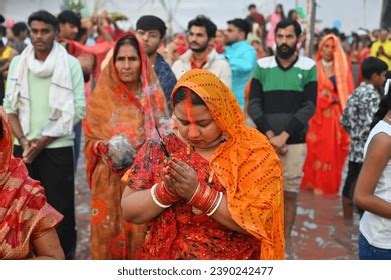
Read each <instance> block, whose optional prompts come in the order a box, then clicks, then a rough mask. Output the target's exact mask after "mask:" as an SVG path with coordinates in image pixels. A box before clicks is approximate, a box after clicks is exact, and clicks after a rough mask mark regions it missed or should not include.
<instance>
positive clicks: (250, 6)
mask: <svg viewBox="0 0 391 280" xmlns="http://www.w3.org/2000/svg"><path fill="white" fill-rule="evenodd" d="M256 7H257V6H255V4H250V5H248V8H247V9H248V10H249V11H250V10H251V9H254V8H256Z"/></svg>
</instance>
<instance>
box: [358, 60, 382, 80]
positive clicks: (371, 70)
mask: <svg viewBox="0 0 391 280" xmlns="http://www.w3.org/2000/svg"><path fill="white" fill-rule="evenodd" d="M361 67H362V68H361V74H362V76H363V77H364V78H365V79H368V80H369V79H371V77H372V75H373V74H381V73H383V72H384V71H387V69H388V65H387V63H385V62H384V61H383V60H380V59H378V58H376V57H373V56H370V57H367V58H366V59H364V61H363V62H362V66H361Z"/></svg>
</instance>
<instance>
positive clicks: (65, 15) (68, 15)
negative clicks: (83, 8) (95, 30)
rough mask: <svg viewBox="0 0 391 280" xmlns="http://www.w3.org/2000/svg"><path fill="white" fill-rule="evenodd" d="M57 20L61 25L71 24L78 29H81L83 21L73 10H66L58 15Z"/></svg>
mask: <svg viewBox="0 0 391 280" xmlns="http://www.w3.org/2000/svg"><path fill="white" fill-rule="evenodd" d="M57 19H58V21H59V23H63V24H64V23H70V24H73V25H74V26H77V28H80V26H81V19H80V16H79V15H78V14H76V13H75V12H74V11H71V10H64V11H62V12H61V13H59V14H58V16H57Z"/></svg>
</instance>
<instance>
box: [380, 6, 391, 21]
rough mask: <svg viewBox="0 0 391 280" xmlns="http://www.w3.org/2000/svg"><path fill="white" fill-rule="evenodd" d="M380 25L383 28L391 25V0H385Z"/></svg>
mask: <svg viewBox="0 0 391 280" xmlns="http://www.w3.org/2000/svg"><path fill="white" fill-rule="evenodd" d="M380 26H381V27H382V28H390V27H391V0H383V7H382V13H381V22H380Z"/></svg>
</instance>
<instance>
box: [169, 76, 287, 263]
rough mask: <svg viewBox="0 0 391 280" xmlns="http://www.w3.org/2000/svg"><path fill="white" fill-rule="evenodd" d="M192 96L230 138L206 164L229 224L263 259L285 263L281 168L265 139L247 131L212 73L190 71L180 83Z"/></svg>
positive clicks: (237, 109) (229, 95) (238, 111)
mask: <svg viewBox="0 0 391 280" xmlns="http://www.w3.org/2000/svg"><path fill="white" fill-rule="evenodd" d="M180 87H187V88H189V89H191V90H193V91H194V92H196V93H197V94H198V95H199V96H200V97H201V98H202V100H203V101H204V102H205V103H206V105H207V107H208V110H209V112H210V113H211V115H212V116H213V118H214V119H215V121H216V122H217V124H218V125H219V127H220V128H221V129H222V130H223V132H224V133H225V134H226V135H227V136H228V140H227V141H226V142H224V143H223V144H221V145H220V146H219V147H218V149H217V150H216V151H215V152H214V154H213V155H212V157H211V159H210V160H209V164H210V168H211V169H212V170H213V171H214V172H215V174H216V175H217V177H218V179H219V181H220V183H221V184H222V185H223V186H224V187H225V188H226V193H227V199H228V209H229V212H230V214H231V216H232V218H233V219H234V220H235V221H236V222H237V223H238V224H239V225H240V226H241V227H242V228H244V229H245V230H246V231H248V232H249V233H251V234H252V235H253V236H255V237H256V238H257V239H259V241H260V242H261V256H260V258H261V259H268V260H272V259H284V201H283V180H282V166H281V163H280V160H279V158H278V156H277V154H276V152H275V150H274V149H273V147H272V146H271V145H270V143H269V141H268V140H267V139H266V137H265V136H264V135H262V134H261V133H259V132H258V131H257V130H256V129H252V128H249V127H248V126H246V124H245V122H244V116H243V113H242V111H241V109H240V107H239V105H238V103H237V102H236V100H235V97H234V95H233V94H232V92H231V91H230V90H229V89H228V87H226V86H225V85H224V83H222V82H221V81H220V80H219V79H218V78H217V77H216V76H215V75H214V74H213V73H211V72H209V71H207V70H201V69H194V70H191V71H189V72H187V73H186V74H185V75H183V76H182V78H181V79H180V80H179V81H178V83H177V85H176V87H175V89H174V90H173V94H172V96H171V98H173V96H174V95H175V92H176V91H177V90H178V88H180Z"/></svg>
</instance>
